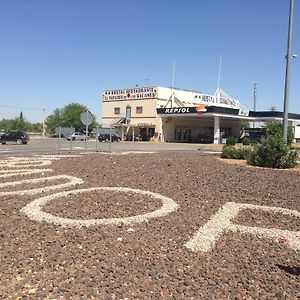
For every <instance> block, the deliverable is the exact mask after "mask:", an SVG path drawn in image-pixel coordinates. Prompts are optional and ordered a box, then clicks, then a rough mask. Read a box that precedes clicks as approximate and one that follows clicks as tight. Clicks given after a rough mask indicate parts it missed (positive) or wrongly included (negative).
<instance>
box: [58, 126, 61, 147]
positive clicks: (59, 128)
mask: <svg viewBox="0 0 300 300" xmlns="http://www.w3.org/2000/svg"><path fill="white" fill-rule="evenodd" d="M60 136H61V127H60V126H59V127H58V152H59V153H60Z"/></svg>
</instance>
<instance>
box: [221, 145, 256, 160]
mask: <svg viewBox="0 0 300 300" xmlns="http://www.w3.org/2000/svg"><path fill="white" fill-rule="evenodd" d="M250 152H251V149H250V148H235V147H234V146H231V145H225V146H224V147H223V151H222V154H221V157H222V158H231V159H247V157H248V155H249V153H250Z"/></svg>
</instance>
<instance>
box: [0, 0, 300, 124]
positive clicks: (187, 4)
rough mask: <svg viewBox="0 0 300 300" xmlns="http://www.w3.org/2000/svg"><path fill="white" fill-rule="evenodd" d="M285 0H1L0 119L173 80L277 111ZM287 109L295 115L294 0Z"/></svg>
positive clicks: (31, 116) (298, 43) (299, 66)
mask: <svg viewBox="0 0 300 300" xmlns="http://www.w3.org/2000/svg"><path fill="white" fill-rule="evenodd" d="M289 3H290V1H289V0H226V1H225V0H35V1H33V0H19V1H15V0H0V37H1V39H0V119H1V120H2V119H3V118H5V119H8V118H15V117H18V116H19V115H20V112H21V111H22V112H23V116H24V117H25V118H26V119H27V120H29V121H31V122H42V120H43V118H44V116H48V115H50V114H51V113H52V112H53V110H54V109H55V108H62V107H64V106H65V105H68V104H70V103H74V102H76V103H80V104H82V105H85V106H87V107H88V108H89V110H90V111H91V112H92V113H93V114H94V115H96V117H97V121H98V122H100V123H101V116H102V92H103V91H104V90H107V89H121V88H133V87H135V86H136V85H138V86H153V85H158V86H165V87H170V86H171V85H172V68H173V62H174V61H175V78H174V86H175V87H177V88H181V89H188V90H197V91H201V92H203V93H207V94H214V92H215V90H216V88H217V85H218V74H219V65H220V56H222V64H221V72H220V87H221V88H222V89H223V90H224V91H225V92H227V93H228V94H229V95H231V96H232V97H233V98H235V99H238V100H239V101H240V103H241V104H242V105H244V106H246V107H247V108H249V109H253V102H254V101H253V99H254V97H253V87H254V83H257V98H256V99H257V100H256V101H257V102H256V109H257V110H268V109H269V108H270V107H272V106H275V107H276V108H277V109H278V110H281V111H282V110H283V99H284V81H285V70H286V59H285V56H286V53H287V35H288V21H289ZM292 52H293V53H295V54H298V55H299V57H298V58H296V59H293V60H292V64H291V73H290V76H291V80H290V89H289V112H294V113H300V96H299V95H300V0H295V6H294V26H293V40H292Z"/></svg>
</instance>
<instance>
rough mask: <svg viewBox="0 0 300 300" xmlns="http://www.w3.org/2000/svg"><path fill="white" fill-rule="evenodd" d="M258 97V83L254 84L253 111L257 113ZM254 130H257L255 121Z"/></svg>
mask: <svg viewBox="0 0 300 300" xmlns="http://www.w3.org/2000/svg"><path fill="white" fill-rule="evenodd" d="M256 95H257V83H256V82H254V87H253V111H256ZM253 128H255V121H253Z"/></svg>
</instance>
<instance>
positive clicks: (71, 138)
mask: <svg viewBox="0 0 300 300" xmlns="http://www.w3.org/2000/svg"><path fill="white" fill-rule="evenodd" d="M74 132H75V130H74ZM70 143H71V152H72V151H73V130H72V127H71V133H70Z"/></svg>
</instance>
